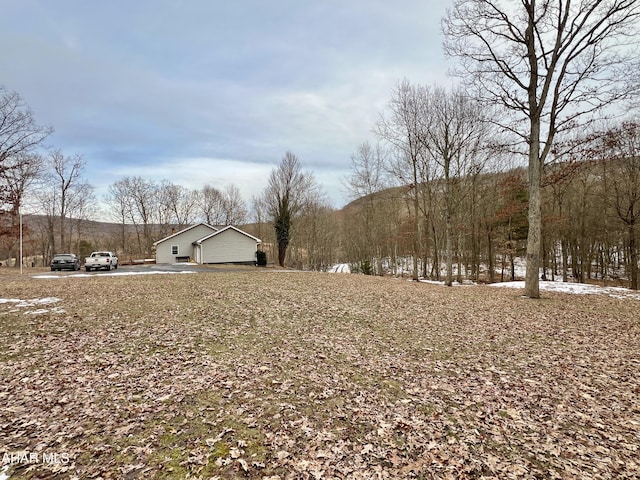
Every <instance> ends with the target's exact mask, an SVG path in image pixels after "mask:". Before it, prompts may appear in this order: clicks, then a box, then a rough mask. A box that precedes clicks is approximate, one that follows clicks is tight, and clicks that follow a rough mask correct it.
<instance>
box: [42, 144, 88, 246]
mask: <svg viewBox="0 0 640 480" xmlns="http://www.w3.org/2000/svg"><path fill="white" fill-rule="evenodd" d="M47 163H48V166H49V172H50V174H51V178H52V180H51V182H50V183H49V181H48V179H45V182H47V184H48V185H50V189H48V193H47V194H48V195H50V196H53V199H54V201H53V204H54V205H55V207H54V215H55V216H56V217H57V218H58V220H59V222H60V248H61V249H62V251H70V250H71V248H70V247H71V245H70V242H69V238H68V236H67V233H68V230H67V228H68V225H67V219H68V218H69V217H70V216H71V215H72V214H73V213H75V212H76V211H78V210H83V209H84V208H85V204H86V202H88V201H90V199H91V195H92V189H91V187H90V186H89V185H88V184H87V182H86V180H84V178H83V176H82V175H83V173H84V167H85V161H84V160H83V158H82V156H81V155H78V154H76V155H73V156H65V155H64V154H62V152H60V151H59V150H55V151H53V152H51V153H50V154H49V156H48V157H47Z"/></svg>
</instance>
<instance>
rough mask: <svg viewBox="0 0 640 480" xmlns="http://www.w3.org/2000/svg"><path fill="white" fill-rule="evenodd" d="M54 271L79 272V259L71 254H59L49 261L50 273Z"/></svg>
mask: <svg viewBox="0 0 640 480" xmlns="http://www.w3.org/2000/svg"><path fill="white" fill-rule="evenodd" d="M54 270H80V259H79V258H78V257H76V256H75V255H74V254H73V253H59V254H58V255H54V256H53V260H51V271H52V272H53V271H54Z"/></svg>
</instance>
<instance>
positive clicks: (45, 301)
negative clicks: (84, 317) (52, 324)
mask: <svg viewBox="0 0 640 480" xmlns="http://www.w3.org/2000/svg"><path fill="white" fill-rule="evenodd" d="M60 301H62V299H60V298H56V297H45V298H32V299H30V300H20V299H19V298H0V305H4V304H10V305H8V306H9V310H7V313H12V312H19V311H21V309H24V314H25V315H42V314H43V313H49V312H51V313H66V310H64V309H63V308H61V307H57V306H56V307H53V308H37V309H35V310H30V308H33V307H41V306H42V305H52V304H54V303H58V302H60ZM12 307H13V308H12Z"/></svg>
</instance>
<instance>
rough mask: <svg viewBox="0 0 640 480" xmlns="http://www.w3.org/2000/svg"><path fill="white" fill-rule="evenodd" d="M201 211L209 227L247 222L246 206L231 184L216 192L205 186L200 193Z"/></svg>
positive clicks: (214, 189) (237, 190) (209, 186)
mask: <svg viewBox="0 0 640 480" xmlns="http://www.w3.org/2000/svg"><path fill="white" fill-rule="evenodd" d="M200 195H201V198H202V203H201V210H202V213H203V214H204V218H205V221H206V222H207V223H208V224H210V225H241V224H243V223H244V222H246V221H247V204H246V203H245V201H244V200H243V199H242V195H241V194H240V190H239V189H238V187H236V186H235V185H233V184H229V185H227V186H226V187H225V188H224V189H223V190H218V189H217V188H215V187H212V186H211V185H205V186H204V187H203V189H202V190H201V192H200Z"/></svg>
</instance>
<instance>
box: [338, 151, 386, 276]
mask: <svg viewBox="0 0 640 480" xmlns="http://www.w3.org/2000/svg"><path fill="white" fill-rule="evenodd" d="M386 170H387V166H386V162H385V155H384V153H383V150H382V147H381V146H380V145H379V144H378V145H376V146H375V147H373V146H372V145H371V144H369V143H368V142H364V143H362V144H361V145H360V146H359V147H358V150H357V151H356V153H355V154H353V155H352V156H351V175H350V176H349V177H347V179H346V180H345V185H346V187H347V190H348V192H349V195H350V197H351V198H352V199H354V200H358V199H360V200H359V205H358V207H359V208H358V212H362V215H357V216H356V218H354V221H356V220H357V218H358V217H359V219H360V220H361V222H358V223H362V224H363V225H362V227H363V228H362V230H363V231H362V232H357V235H356V238H358V239H359V240H360V242H359V243H360V245H359V248H358V249H359V250H360V251H359V253H358V256H359V257H360V258H359V259H358V260H359V261H360V262H362V261H371V260H372V259H373V258H375V261H376V272H377V274H378V275H382V274H383V271H382V255H383V253H382V243H383V242H382V238H381V237H382V231H383V230H382V227H383V225H384V223H386V222H384V219H382V218H381V215H384V214H386V212H384V209H382V208H380V205H379V203H380V201H377V199H376V194H377V193H379V192H381V191H382V190H384V189H385V188H387V187H388V182H387V178H386ZM347 228H348V229H349V230H354V225H353V223H350V225H348V226H347Z"/></svg>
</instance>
